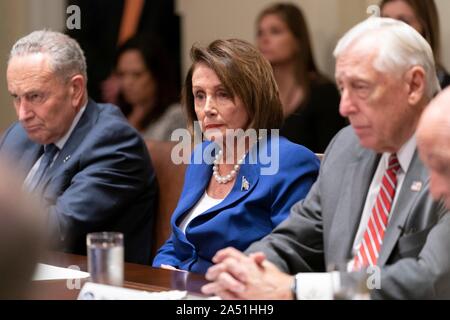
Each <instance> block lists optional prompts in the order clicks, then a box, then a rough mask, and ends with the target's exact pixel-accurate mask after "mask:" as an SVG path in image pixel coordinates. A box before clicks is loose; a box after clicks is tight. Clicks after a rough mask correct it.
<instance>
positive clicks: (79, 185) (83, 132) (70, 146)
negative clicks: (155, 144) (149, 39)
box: [0, 100, 157, 264]
mask: <svg viewBox="0 0 450 320" xmlns="http://www.w3.org/2000/svg"><path fill="white" fill-rule="evenodd" d="M42 149H43V148H42V146H41V145H39V144H36V143H35V142H33V141H31V140H30V139H29V138H28V136H27V134H26V132H25V131H24V129H23V127H22V126H21V125H20V123H15V124H13V125H12V126H11V127H10V128H9V129H8V130H7V132H6V133H5V134H4V136H3V139H2V140H1V141H0V153H1V155H2V156H7V157H9V158H10V160H12V161H14V163H15V165H16V167H20V168H21V169H22V171H23V172H24V174H25V175H26V174H27V173H28V172H29V171H30V169H31V168H32V166H33V165H34V163H35V162H36V161H37V159H38V158H39V156H40V154H42V153H41V152H42V151H41V150H42ZM155 181H156V180H155V174H154V172H153V169H152V167H151V163H150V159H149V155H148V151H147V149H146V147H145V144H144V141H143V140H142V139H141V137H140V136H139V134H138V133H137V131H136V130H134V129H133V128H132V127H131V126H130V125H129V124H128V123H127V121H126V119H125V118H124V117H123V115H122V114H121V112H120V110H119V109H118V108H117V107H115V106H112V105H105V104H97V103H95V102H94V101H92V100H90V101H89V102H88V104H87V107H86V110H85V111H84V113H83V115H82V117H81V118H80V121H79V122H78V124H77V125H76V127H75V129H74V130H73V132H72V134H71V135H70V137H69V139H68V140H67V142H66V144H65V145H64V148H63V149H62V150H61V151H60V152H59V155H58V157H57V158H56V159H55V161H54V163H53V165H52V167H51V168H50V170H49V171H48V174H47V175H46V178H45V180H44V183H43V188H42V189H43V194H42V200H43V202H44V206H45V207H46V208H47V209H48V225H49V236H50V238H51V239H50V240H51V242H52V245H53V248H54V249H57V250H63V251H65V252H70V253H76V254H85V253H86V234H87V233H89V232H97V231H118V232H122V233H124V242H125V259H126V260H127V261H129V262H135V263H142V264H150V263H151V258H150V253H151V248H150V246H151V241H152V238H151V237H152V224H153V215H154V212H155V202H156V193H157V189H156V188H157V187H156V182H155Z"/></svg>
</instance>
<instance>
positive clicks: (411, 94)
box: [405, 66, 426, 105]
mask: <svg viewBox="0 0 450 320" xmlns="http://www.w3.org/2000/svg"><path fill="white" fill-rule="evenodd" d="M405 79H406V83H407V85H408V102H409V104H410V105H417V104H418V103H419V101H420V100H422V98H423V97H424V96H425V94H426V92H425V90H426V73H425V70H424V69H423V68H422V67H420V66H415V67H412V68H411V69H410V70H408V71H407V72H406V75H405Z"/></svg>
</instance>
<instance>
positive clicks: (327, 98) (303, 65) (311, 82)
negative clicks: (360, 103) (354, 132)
mask: <svg viewBox="0 0 450 320" xmlns="http://www.w3.org/2000/svg"><path fill="white" fill-rule="evenodd" d="M257 30H258V33H257V44H258V48H259V50H260V51H261V52H262V54H263V55H264V57H265V58H266V59H267V60H268V61H269V62H270V64H271V65H272V68H273V72H274V75H275V79H276V81H277V84H278V88H279V91H280V99H281V103H282V105H283V114H284V119H285V120H284V125H283V126H282V128H281V133H280V134H281V135H283V136H285V137H286V138H288V139H289V140H291V141H292V142H295V143H298V144H302V145H304V146H305V147H307V148H309V149H311V150H312V151H314V152H316V153H323V152H324V151H325V148H326V147H327V145H328V143H329V142H330V140H331V139H332V138H333V136H334V135H335V134H336V133H337V132H338V131H339V130H340V129H341V128H343V127H344V126H345V125H346V121H345V119H344V118H342V117H341V116H340V114H339V101H340V96H339V93H338V91H337V89H336V86H335V85H334V83H333V82H332V81H330V80H329V79H327V78H326V77H325V76H324V75H322V74H321V73H320V71H319V70H318V69H317V66H316V63H315V61H314V57H313V52H312V47H311V42H310V38H309V33H308V29H307V25H306V21H305V19H304V16H303V14H302V12H301V10H300V9H299V8H298V7H296V6H295V5H293V4H283V3H281V4H275V5H272V6H270V7H268V8H266V9H265V10H263V11H262V13H261V14H260V15H259V17H258V19H257Z"/></svg>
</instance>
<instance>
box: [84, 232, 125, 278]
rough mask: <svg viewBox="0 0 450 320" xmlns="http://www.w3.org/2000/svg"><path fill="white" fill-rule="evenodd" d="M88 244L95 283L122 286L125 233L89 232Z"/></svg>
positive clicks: (91, 272) (90, 271) (90, 269)
mask: <svg viewBox="0 0 450 320" xmlns="http://www.w3.org/2000/svg"><path fill="white" fill-rule="evenodd" d="M86 244H87V254H88V270H89V273H90V275H91V280H92V281H93V282H95V283H102V284H108V285H113V286H122V284H123V274H124V271H123V270H124V267H123V264H124V249H123V234H122V233H119V232H97V233H89V234H88V235H87V238H86Z"/></svg>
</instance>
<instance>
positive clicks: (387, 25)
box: [334, 17, 441, 99]
mask: <svg viewBox="0 0 450 320" xmlns="http://www.w3.org/2000/svg"><path fill="white" fill-rule="evenodd" d="M365 37H372V40H373V41H374V43H375V44H376V46H375V48H376V49H377V50H378V55H377V58H376V59H375V60H374V65H373V67H374V68H375V69H376V70H378V71H380V72H393V73H397V72H405V71H406V70H408V69H409V68H411V67H413V66H421V67H423V68H424V69H425V73H426V75H425V76H426V94H427V96H428V98H430V99H431V98H432V97H433V96H435V95H436V94H437V93H438V92H439V91H441V86H440V84H439V80H438V78H437V75H436V66H435V62H434V57H433V51H432V49H431V47H430V45H429V44H428V42H427V41H426V40H425V39H424V38H423V37H422V36H421V35H420V33H418V32H417V31H416V30H415V29H414V28H412V27H411V26H409V25H408V24H406V23H404V22H401V21H398V20H394V19H390V18H378V17H372V18H369V19H366V20H365V21H363V22H361V23H359V24H358V25H356V26H355V27H353V28H352V29H350V31H348V32H347V33H346V34H345V35H344V36H343V37H342V38H341V39H340V40H339V42H338V44H337V46H336V48H335V50H334V57H335V58H336V59H337V58H338V57H339V56H340V55H341V54H343V53H344V52H345V51H346V50H347V49H349V48H350V47H351V46H352V45H353V44H355V43H357V42H358V41H359V40H361V39H364V38H365ZM372 49H374V48H373V47H370V48H367V51H369V50H372Z"/></svg>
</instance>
